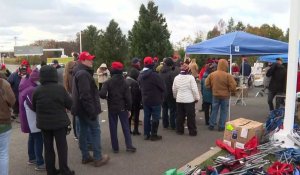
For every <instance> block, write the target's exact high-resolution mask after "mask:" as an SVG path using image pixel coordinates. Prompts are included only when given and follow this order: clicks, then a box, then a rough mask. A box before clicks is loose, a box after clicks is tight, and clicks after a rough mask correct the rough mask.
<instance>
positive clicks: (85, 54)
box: [79, 52, 95, 61]
mask: <svg viewBox="0 0 300 175" xmlns="http://www.w3.org/2000/svg"><path fill="white" fill-rule="evenodd" d="M94 58H95V56H94V55H91V54H90V53H88V52H81V53H80V55H79V61H84V60H93V59H94Z"/></svg>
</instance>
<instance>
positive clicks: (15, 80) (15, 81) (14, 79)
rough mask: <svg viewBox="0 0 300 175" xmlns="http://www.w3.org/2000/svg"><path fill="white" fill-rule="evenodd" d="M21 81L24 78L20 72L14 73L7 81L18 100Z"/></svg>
mask: <svg viewBox="0 0 300 175" xmlns="http://www.w3.org/2000/svg"><path fill="white" fill-rule="evenodd" d="M21 79H22V77H21V76H20V75H19V73H18V71H15V72H13V73H12V74H11V75H10V76H9V77H8V79H7V81H8V82H9V84H10V85H11V88H12V90H13V92H14V94H15V97H16V99H17V100H18V99H19V85H20V82H21Z"/></svg>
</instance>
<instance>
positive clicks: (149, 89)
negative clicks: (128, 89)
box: [138, 69, 166, 106]
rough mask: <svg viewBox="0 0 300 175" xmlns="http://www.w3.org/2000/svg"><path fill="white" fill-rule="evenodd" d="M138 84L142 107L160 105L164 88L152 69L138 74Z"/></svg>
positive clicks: (163, 84)
mask: <svg viewBox="0 0 300 175" xmlns="http://www.w3.org/2000/svg"><path fill="white" fill-rule="evenodd" d="M138 82H139V85H140V88H141V92H142V101H143V104H144V106H158V105H161V104H162V102H163V99H164V92H165V91H166V90H165V89H166V88H165V83H164V82H163V80H162V79H161V78H160V77H159V75H158V73H156V72H154V71H153V70H152V69H148V70H144V71H143V72H141V73H140V76H139V78H138Z"/></svg>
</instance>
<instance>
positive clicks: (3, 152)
mask: <svg viewBox="0 0 300 175" xmlns="http://www.w3.org/2000/svg"><path fill="white" fill-rule="evenodd" d="M10 135H11V130H9V131H6V132H4V133H1V134H0V175H8V168H9V164H8V162H9V154H8V153H9V141H10Z"/></svg>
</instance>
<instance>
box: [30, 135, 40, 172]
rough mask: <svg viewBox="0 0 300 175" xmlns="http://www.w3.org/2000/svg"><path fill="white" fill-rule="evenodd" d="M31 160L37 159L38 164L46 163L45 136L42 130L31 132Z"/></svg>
mask: <svg viewBox="0 0 300 175" xmlns="http://www.w3.org/2000/svg"><path fill="white" fill-rule="evenodd" d="M28 156H29V160H35V161H36V164H37V165H38V166H40V165H43V164H44V158H43V136H42V133H41V132H37V133H29V137H28Z"/></svg>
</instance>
